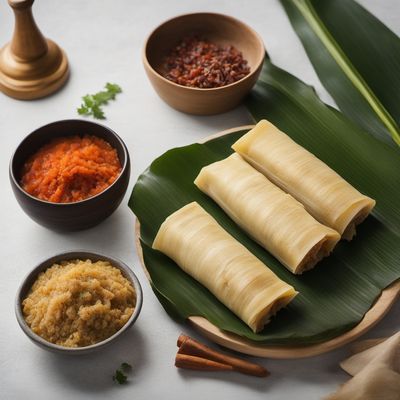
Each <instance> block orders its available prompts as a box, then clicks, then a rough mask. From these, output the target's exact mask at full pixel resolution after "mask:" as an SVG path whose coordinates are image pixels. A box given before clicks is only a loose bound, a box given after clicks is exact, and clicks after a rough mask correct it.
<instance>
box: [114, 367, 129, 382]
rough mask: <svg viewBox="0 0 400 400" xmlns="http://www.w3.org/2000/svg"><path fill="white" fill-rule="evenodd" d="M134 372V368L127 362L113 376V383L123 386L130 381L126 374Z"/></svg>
mask: <svg viewBox="0 0 400 400" xmlns="http://www.w3.org/2000/svg"><path fill="white" fill-rule="evenodd" d="M131 370H132V366H131V365H129V364H128V363H126V362H123V363H122V364H121V366H120V367H119V368H118V369H117V370H116V371H115V374H114V375H113V381H114V382H117V383H119V384H120V385H123V384H124V383H126V381H127V380H128V377H127V376H126V375H125V373H128V372H130V371H131ZM124 372H125V373H124Z"/></svg>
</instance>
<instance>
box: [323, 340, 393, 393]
mask: <svg viewBox="0 0 400 400" xmlns="http://www.w3.org/2000/svg"><path fill="white" fill-rule="evenodd" d="M355 350H356V351H358V352H357V354H355V355H353V356H351V357H350V358H348V359H346V360H344V361H343V362H342V363H341V364H340V366H341V367H342V368H343V369H344V370H345V371H346V372H347V373H349V374H350V375H352V376H353V378H351V379H350V380H349V381H348V382H346V383H345V384H344V385H343V386H341V387H340V388H339V389H338V390H337V392H336V393H334V394H332V395H330V396H328V397H327V398H326V400H400V332H397V333H396V334H395V335H393V336H391V337H390V338H388V339H384V340H383V341H382V339H381V340H380V339H377V340H367V341H364V342H360V343H359V345H358V346H357V348H356V349H355Z"/></svg>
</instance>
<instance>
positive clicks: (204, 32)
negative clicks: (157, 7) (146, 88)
mask: <svg viewBox="0 0 400 400" xmlns="http://www.w3.org/2000/svg"><path fill="white" fill-rule="evenodd" d="M188 35H189V36H191V35H196V36H199V37H201V38H205V39H207V40H210V41H211V42H214V43H216V44H219V45H223V46H226V45H233V46H234V47H236V48H237V49H238V50H239V51H241V52H242V54H243V57H244V59H246V60H247V61H248V64H249V66H250V73H249V74H248V75H247V76H245V77H244V78H242V79H241V80H239V81H237V82H234V83H232V84H229V85H226V86H222V87H218V88H211V89H202V88H193V87H186V86H182V85H178V84H176V83H174V82H171V81H170V80H168V79H166V78H164V77H163V76H162V72H163V61H164V58H165V57H166V56H167V55H168V53H169V52H170V51H171V49H172V48H174V47H175V46H176V45H177V44H178V43H179V42H180V41H181V40H182V39H183V38H184V37H186V36H188ZM264 56H265V48H264V44H263V41H262V39H261V38H260V36H259V35H258V34H257V33H256V32H255V31H254V30H253V29H251V28H250V27H249V26H247V25H246V24H244V23H243V22H241V21H238V20H237V19H235V18H232V17H229V16H227V15H223V14H213V13H195V14H186V15H181V16H178V17H175V18H173V19H170V20H168V21H166V22H164V23H163V24H161V25H160V26H159V27H158V28H156V29H155V30H154V31H153V32H152V33H151V34H150V36H149V37H148V39H147V41H146V43H145V45H144V49H143V64H144V68H145V70H146V73H147V76H148V77H149V79H150V82H151V84H152V85H153V87H154V89H155V90H156V92H157V93H158V95H159V96H160V97H161V98H162V99H163V100H164V101H165V102H166V103H168V104H169V105H170V106H171V107H173V108H175V109H177V110H179V111H183V112H186V113H189V114H197V115H211V114H218V113H222V112H225V111H228V110H230V109H231V108H233V107H235V106H237V105H238V104H239V103H240V102H241V101H242V99H243V97H244V96H246V94H247V93H248V92H249V91H250V90H251V88H252V87H253V86H254V84H255V83H256V81H257V79H258V76H259V74H260V72H261V68H262V65H263V61H264Z"/></svg>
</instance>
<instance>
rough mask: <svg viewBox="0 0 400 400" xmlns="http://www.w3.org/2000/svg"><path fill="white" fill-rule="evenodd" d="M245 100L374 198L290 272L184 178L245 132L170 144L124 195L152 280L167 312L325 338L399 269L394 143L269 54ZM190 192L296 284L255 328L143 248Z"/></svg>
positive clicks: (399, 185)
mask: <svg viewBox="0 0 400 400" xmlns="http://www.w3.org/2000/svg"><path fill="white" fill-rule="evenodd" d="M246 105H247V107H248V108H249V110H250V111H251V113H252V115H253V116H254V117H255V119H257V120H258V119H260V118H268V119H269V120H270V121H272V122H273V123H274V124H276V125H277V126H278V127H280V128H281V129H283V130H284V131H285V132H287V133H288V134H289V135H290V136H291V137H292V138H293V139H295V140H296V141H297V142H299V143H300V144H301V145H302V146H304V147H305V148H307V149H309V150H310V151H312V152H313V153H314V154H316V155H317V156H318V157H320V158H321V159H322V160H324V161H325V162H326V163H327V164H328V165H330V166H331V167H332V168H334V169H335V170H336V171H338V172H339V173H340V174H341V175H342V176H344V177H345V178H346V179H348V180H349V181H350V182H351V183H352V184H353V185H355V186H356V187H357V188H359V189H360V190H361V191H363V192H364V193H366V194H368V195H370V196H372V197H374V198H375V199H376V200H377V206H376V209H375V211H374V214H373V216H370V217H369V218H368V219H367V220H366V221H365V222H364V223H363V224H362V225H361V226H360V227H359V229H358V234H357V237H356V238H355V239H354V240H353V241H352V242H350V243H347V242H341V243H340V244H339V245H338V246H337V247H336V249H335V251H334V252H333V254H332V255H331V256H330V257H329V258H327V259H325V260H323V261H322V262H321V263H320V264H319V265H318V266H317V267H316V268H315V269H314V270H312V271H309V272H307V273H305V274H303V275H301V276H295V275H292V274H291V273H290V272H289V271H288V270H286V268H284V267H283V266H282V265H281V264H280V263H279V262H278V261H277V260H276V259H275V258H274V257H273V256H272V255H271V254H269V253H268V252H267V251H265V250H264V249H263V248H261V247H260V246H259V245H258V244H256V243H255V242H254V241H253V240H251V239H250V238H249V237H248V236H247V235H246V234H245V233H244V232H243V231H242V230H241V229H240V228H239V227H238V226H237V225H236V224H235V223H234V222H233V221H232V220H230V219H229V217H228V216H227V215H226V214H225V213H224V212H223V211H222V210H221V209H220V208H219V207H218V206H217V204H216V203H214V202H213V201H212V200H211V199H210V198H208V197H207V196H206V195H204V194H203V193H202V192H200V191H199V190H198V189H197V188H196V187H195V185H194V184H193V180H194V179H195V177H196V176H197V174H198V172H199V171H200V169H201V168H202V167H203V166H205V165H207V164H209V163H211V162H214V161H216V160H220V159H222V158H224V157H226V156H227V155H229V154H230V153H231V149H230V146H231V144H232V143H233V142H234V141H236V140H237V139H238V138H239V137H241V136H242V135H243V134H244V133H245V132H244V131H238V132H235V133H233V134H229V135H225V136H222V137H220V138H217V139H214V140H211V141H209V142H207V143H205V144H192V145H189V146H185V147H181V148H175V149H172V150H169V151H168V152H166V153H165V154H163V155H162V156H161V157H159V158H157V159H156V160H155V161H154V162H153V163H152V164H151V166H150V167H149V168H148V169H147V170H146V171H145V172H144V173H143V174H142V175H141V176H140V177H139V179H138V181H137V183H136V185H135V187H134V189H133V192H132V196H131V198H130V201H129V206H130V208H131V209H132V210H133V212H134V213H135V214H136V216H137V217H138V219H139V221H140V235H141V245H142V249H143V257H144V261H145V264H146V268H147V270H148V272H149V274H150V277H151V284H152V288H153V290H154V292H155V294H156V296H157V298H158V299H159V301H160V302H161V304H162V305H163V307H164V308H165V310H166V311H167V312H168V313H169V314H170V315H171V316H172V317H173V318H178V319H185V318H187V317H188V316H191V315H201V316H204V317H205V318H207V319H208V320H209V321H211V322H212V323H214V324H215V325H216V326H218V327H219V328H221V329H223V330H226V331H229V332H233V333H236V334H238V335H240V336H242V337H245V338H248V339H250V340H254V341H257V342H259V343H264V344H268V345H282V344H291V345H294V344H313V343H318V342H321V341H325V340H328V339H330V338H332V337H335V336H338V335H340V334H341V333H343V332H345V331H347V330H349V329H351V328H352V327H353V326H355V325H356V324H357V323H359V322H360V320H361V319H362V317H363V316H364V314H365V313H366V311H367V310H368V309H369V308H370V307H371V305H372V304H373V302H374V301H375V299H376V298H377V296H378V295H379V294H380V293H381V291H382V289H383V288H385V287H386V286H388V285H389V284H390V283H392V282H393V281H395V280H396V279H398V278H399V277H400V262H399V261H400V246H398V243H399V238H400V209H399V207H398V205H399V204H400V176H399V174H398V171H399V170H400V152H398V149H397V148H394V147H392V146H390V145H387V144H385V143H383V142H382V141H380V140H378V139H376V138H375V137H373V136H371V135H369V134H368V133H366V132H364V131H363V130H362V129H361V128H360V127H358V126H357V125H355V124H354V123H352V122H351V121H349V120H348V119H346V118H345V117H344V116H343V115H341V114H340V113H339V112H337V111H335V110H334V109H332V108H330V107H328V106H326V105H325V104H324V103H322V102H321V101H320V100H319V98H318V97H317V96H316V94H315V92H314V91H313V89H312V88H311V87H309V86H307V85H305V84H304V83H303V82H301V81H299V80H298V79H297V78H295V77H294V76H292V75H290V74H288V73H287V72H285V71H283V70H281V69H279V68H277V67H276V66H274V65H273V64H272V63H271V62H270V61H269V60H268V59H266V60H265V64H264V68H263V71H262V74H261V78H260V80H259V82H258V83H257V85H256V88H255V89H254V90H253V92H252V94H251V96H250V97H249V98H248V100H247V101H246ZM194 200H195V201H197V202H198V203H200V204H201V205H202V206H203V207H204V208H205V209H206V210H207V211H208V212H209V213H210V214H211V215H213V216H214V218H216V219H217V221H218V222H219V223H220V224H221V225H222V226H223V227H224V228H225V229H226V230H227V231H228V232H229V233H230V234H231V235H233V236H234V237H235V238H236V239H237V240H239V241H240V242H241V243H242V244H244V245H245V246H246V247H247V248H248V249H249V250H250V251H251V252H252V253H253V254H255V255H256V256H257V257H258V258H259V259H261V260H262V261H263V262H264V263H265V264H266V265H268V266H269V267H270V268H271V269H272V270H273V271H274V272H275V273H276V274H277V275H278V276H279V277H280V278H282V279H283V280H285V281H287V282H288V283H290V284H292V285H293V286H294V287H295V288H296V289H297V290H298V291H299V292H300V294H299V295H298V296H297V297H296V298H295V300H294V301H293V302H292V303H291V304H289V306H288V307H286V308H285V309H284V310H281V311H280V312H279V313H278V314H277V316H276V317H275V318H274V319H273V320H272V321H271V322H270V324H268V325H267V326H266V327H265V329H264V330H263V331H262V332H260V333H258V334H254V333H253V332H252V331H251V330H250V329H249V328H248V327H247V325H245V324H244V323H243V322H242V321H241V320H240V319H238V318H237V317H236V316H235V315H234V314H233V313H232V312H231V311H229V310H228V309H227V308H226V307H225V306H224V305H223V304H222V303H220V302H219V301H218V300H217V299H216V298H215V297H214V296H213V295H212V294H211V293H210V292H209V291H208V290H207V289H206V288H204V287H203V286H202V285H200V284H199V283H197V282H196V281H195V280H194V279H193V278H191V277H190V276H189V275H187V274H186V273H184V272H183V271H182V270H181V269H180V268H179V267H178V266H177V265H176V264H175V263H174V262H173V261H172V260H171V259H169V258H168V257H166V256H165V255H163V254H161V253H160V252H158V251H155V250H152V249H151V244H152V242H153V239H154V237H155V235H156V233H157V231H158V228H159V226H160V225H161V223H162V222H163V221H164V219H165V218H166V217H167V216H168V215H170V214H171V213H172V212H174V211H175V210H177V209H179V208H180V207H182V206H183V205H185V204H187V203H189V202H191V201H194Z"/></svg>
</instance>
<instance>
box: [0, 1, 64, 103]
mask: <svg viewBox="0 0 400 400" xmlns="http://www.w3.org/2000/svg"><path fill="white" fill-rule="evenodd" d="M33 1H34V0H8V4H9V5H10V6H11V7H12V9H13V11H14V15H15V27H14V34H13V37H12V40H11V42H10V43H7V44H6V45H5V46H4V47H3V48H2V49H1V50H0V90H1V91H2V92H4V93H5V94H6V95H8V96H11V97H14V98H16V99H20V100H31V99H36V98H39V97H44V96H47V95H49V94H51V93H53V92H54V91H56V90H57V89H59V88H60V87H61V86H62V85H63V84H64V83H65V82H66V80H67V78H68V74H69V70H68V59H67V56H66V55H65V53H64V51H63V50H62V49H61V48H60V47H59V46H58V45H57V44H56V43H54V42H53V41H52V40H50V39H46V38H45V37H44V36H43V35H42V33H41V32H40V30H39V28H38V26H37V25H36V23H35V20H34V18H33V15H32V4H33Z"/></svg>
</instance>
